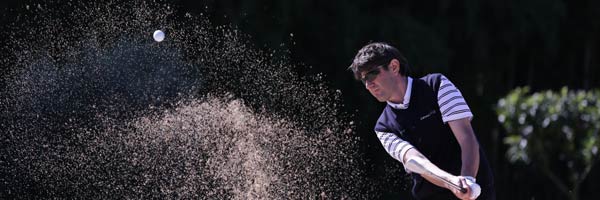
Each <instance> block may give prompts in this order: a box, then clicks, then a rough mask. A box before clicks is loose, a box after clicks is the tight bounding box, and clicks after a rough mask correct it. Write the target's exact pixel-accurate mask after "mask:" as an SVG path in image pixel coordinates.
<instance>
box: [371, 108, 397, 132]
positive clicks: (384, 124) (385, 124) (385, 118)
mask: <svg viewBox="0 0 600 200" xmlns="http://www.w3.org/2000/svg"><path fill="white" fill-rule="evenodd" d="M393 120H395V118H394V116H393V111H392V110H391V107H390V105H386V106H385V108H384V109H383V111H382V112H381V115H379V118H378V119H377V123H376V124H375V131H376V132H393V131H392V130H391V129H392V127H393V125H392V124H393V123H394V122H393Z"/></svg>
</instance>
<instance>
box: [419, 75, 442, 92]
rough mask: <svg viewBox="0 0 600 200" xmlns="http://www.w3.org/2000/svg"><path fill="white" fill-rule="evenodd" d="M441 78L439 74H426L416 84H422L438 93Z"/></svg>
mask: <svg viewBox="0 0 600 200" xmlns="http://www.w3.org/2000/svg"><path fill="white" fill-rule="evenodd" d="M442 77H444V75H443V74H440V73H433V74H427V75H425V76H423V77H421V78H419V79H418V81H416V82H419V83H424V84H425V85H427V86H429V87H430V88H432V89H433V90H434V91H438V89H439V87H440V84H441V82H442Z"/></svg>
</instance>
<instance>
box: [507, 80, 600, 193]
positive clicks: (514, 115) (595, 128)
mask: <svg viewBox="0 0 600 200" xmlns="http://www.w3.org/2000/svg"><path fill="white" fill-rule="evenodd" d="M599 97H600V91H598V90H595V91H573V90H571V91H570V90H569V89H568V88H562V90H561V91H560V92H553V91H543V92H538V93H533V94H530V93H529V88H527V87H525V88H517V89H515V90H513V91H511V92H510V93H509V94H508V95H507V96H506V97H504V98H502V99H500V100H499V101H498V105H497V107H496V112H497V114H498V121H499V122H500V123H501V124H502V126H503V127H504V128H505V129H506V131H507V134H508V136H507V137H506V138H505V139H504V143H505V144H507V145H508V146H509V148H508V150H507V152H506V156H507V158H508V160H509V161H510V162H511V163H517V162H523V163H526V164H528V165H530V166H532V167H535V168H536V169H539V170H541V172H542V173H543V174H544V175H546V176H547V177H549V178H550V179H551V180H552V181H553V183H554V184H556V185H557V187H558V188H559V189H560V190H561V191H562V192H563V193H565V194H566V195H568V196H569V197H571V199H577V196H576V195H577V194H576V193H577V189H578V187H579V184H580V183H581V182H583V180H584V179H585V177H586V176H587V174H588V173H589V171H590V170H591V169H592V166H593V165H594V163H596V161H597V160H598V148H599V146H600V142H599V141H598V132H599V130H600V124H599V123H598V122H599V121H600V101H599V100H598V99H599ZM569 191H571V192H569Z"/></svg>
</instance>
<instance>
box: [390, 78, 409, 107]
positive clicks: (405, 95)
mask: <svg viewBox="0 0 600 200" xmlns="http://www.w3.org/2000/svg"><path fill="white" fill-rule="evenodd" d="M406 78H407V79H408V84H407V86H406V92H405V93H404V101H403V102H402V103H392V102H389V101H388V102H387V104H388V105H390V106H392V108H395V109H407V108H408V103H410V93H411V90H412V82H413V80H412V78H410V77H406Z"/></svg>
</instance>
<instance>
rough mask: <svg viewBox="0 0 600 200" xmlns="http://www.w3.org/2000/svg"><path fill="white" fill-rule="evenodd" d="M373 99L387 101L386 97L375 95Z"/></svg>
mask: <svg viewBox="0 0 600 200" xmlns="http://www.w3.org/2000/svg"><path fill="white" fill-rule="evenodd" d="M375 99H377V101H379V102H386V101H387V99H386V98H383V97H377V96H376V97H375Z"/></svg>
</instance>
